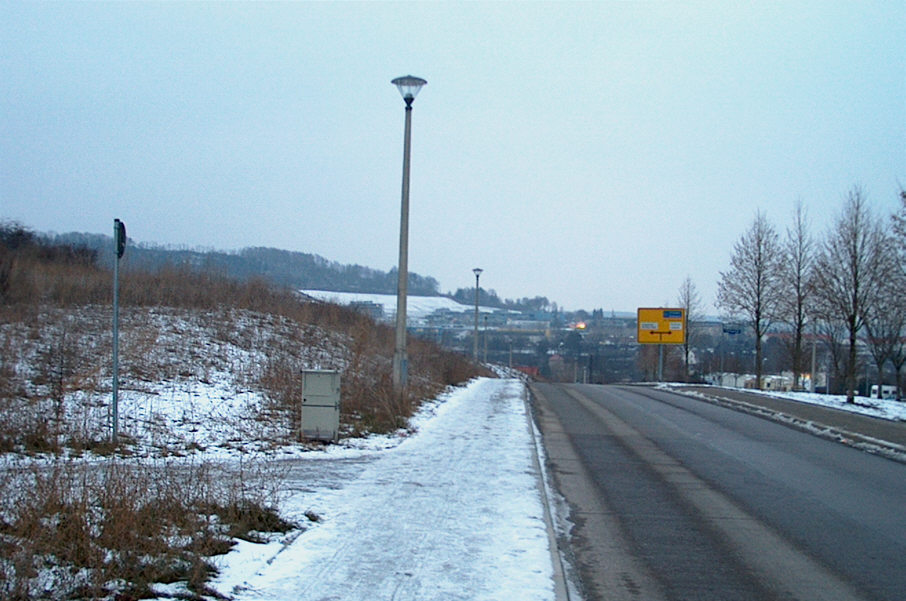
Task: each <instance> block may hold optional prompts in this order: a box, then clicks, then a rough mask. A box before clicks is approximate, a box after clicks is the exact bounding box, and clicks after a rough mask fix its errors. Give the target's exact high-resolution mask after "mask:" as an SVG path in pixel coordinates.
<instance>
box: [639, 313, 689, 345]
mask: <svg viewBox="0 0 906 601" xmlns="http://www.w3.org/2000/svg"><path fill="white" fill-rule="evenodd" d="M638 328H639V329H638V332H639V337H638V340H639V344H683V343H684V342H685V341H686V310H685V309H679V308H663V307H660V308H657V309H639V313H638Z"/></svg>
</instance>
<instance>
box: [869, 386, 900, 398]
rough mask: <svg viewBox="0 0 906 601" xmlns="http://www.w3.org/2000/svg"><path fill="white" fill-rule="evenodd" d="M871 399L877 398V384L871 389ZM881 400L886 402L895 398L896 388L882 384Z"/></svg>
mask: <svg viewBox="0 0 906 601" xmlns="http://www.w3.org/2000/svg"><path fill="white" fill-rule="evenodd" d="M871 398H873V399H876V398H878V385H877V384H875V385H874V386H872V387H871ZM881 398H882V399H888V400H892V399H895V398H897V387H896V386H888V385H887V384H884V385H883V386H881Z"/></svg>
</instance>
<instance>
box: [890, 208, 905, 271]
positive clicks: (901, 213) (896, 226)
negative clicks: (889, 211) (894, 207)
mask: <svg viewBox="0 0 906 601" xmlns="http://www.w3.org/2000/svg"><path fill="white" fill-rule="evenodd" d="M891 221H892V224H891V229H892V231H893V240H894V246H895V247H896V249H897V251H898V253H899V255H900V271H902V272H903V274H904V275H906V190H900V208H899V210H898V211H897V212H896V213H894V214H893V215H891Z"/></svg>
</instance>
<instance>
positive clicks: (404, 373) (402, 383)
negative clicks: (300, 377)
mask: <svg viewBox="0 0 906 601" xmlns="http://www.w3.org/2000/svg"><path fill="white" fill-rule="evenodd" d="M391 83H392V84H393V85H395V86H396V87H397V88H398V89H399V91H400V94H402V96H403V100H405V101H406V130H405V136H404V138H403V199H402V206H401V209H400V261H399V273H398V276H399V285H398V286H397V289H396V350H395V351H394V353H393V389H394V391H396V393H397V394H402V392H403V390H404V389H405V388H406V381H407V379H408V370H409V357H408V354H407V352H406V294H407V288H408V286H409V146H410V140H411V136H412V101H413V100H415V97H416V96H417V95H418V91H419V90H421V88H422V86H423V85H425V84H426V83H428V82H427V81H425V80H424V79H421V78H420V77H413V76H412V75H406V76H405V77H397V78H396V79H394V80H393V81H392V82H391Z"/></svg>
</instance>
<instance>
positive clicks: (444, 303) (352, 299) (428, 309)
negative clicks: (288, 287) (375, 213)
mask: <svg viewBox="0 0 906 601" xmlns="http://www.w3.org/2000/svg"><path fill="white" fill-rule="evenodd" d="M299 292H301V293H302V294H306V295H308V296H310V297H312V298H315V299H318V300H321V301H325V302H330V303H336V304H338V305H350V304H352V303H365V302H370V303H374V304H376V305H381V306H382V307H383V308H384V316H385V317H390V316H392V315H396V295H392V294H366V293H360V292H330V291H326V290H300V291H299ZM442 309H446V310H448V311H452V312H453V313H462V312H464V311H474V310H475V305H463V304H460V303H458V302H456V301H455V300H453V299H451V298H446V297H444V296H412V295H409V296H407V297H406V316H407V317H408V318H409V319H424V318H425V317H428V316H429V315H431V314H432V313H434V312H435V311H440V310H442ZM480 309H481V311H482V312H484V313H491V312H494V311H499V310H500V309H496V308H493V307H480Z"/></svg>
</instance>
